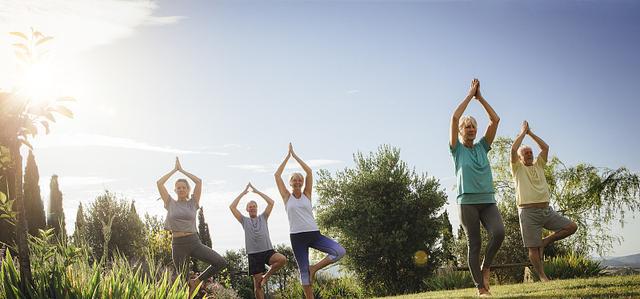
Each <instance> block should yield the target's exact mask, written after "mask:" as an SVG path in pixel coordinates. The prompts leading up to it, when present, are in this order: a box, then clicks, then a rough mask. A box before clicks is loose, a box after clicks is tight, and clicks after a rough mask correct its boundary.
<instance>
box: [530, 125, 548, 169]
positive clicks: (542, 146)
mask: <svg viewBox="0 0 640 299" xmlns="http://www.w3.org/2000/svg"><path fill="white" fill-rule="evenodd" d="M529 136H531V138H532V139H533V140H534V141H535V142H536V143H537V144H538V146H539V147H540V155H538V158H540V157H542V158H543V159H544V161H545V162H546V161H547V158H548V157H549V145H548V144H547V143H546V142H544V140H542V138H540V137H538V135H536V134H533V132H531V130H529Z"/></svg>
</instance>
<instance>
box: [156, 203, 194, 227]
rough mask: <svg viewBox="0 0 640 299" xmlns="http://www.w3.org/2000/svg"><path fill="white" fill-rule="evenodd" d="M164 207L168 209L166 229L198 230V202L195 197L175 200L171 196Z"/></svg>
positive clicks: (165, 222)
mask: <svg viewBox="0 0 640 299" xmlns="http://www.w3.org/2000/svg"><path fill="white" fill-rule="evenodd" d="M164 208H165V209H167V218H165V221H164V229H166V230H170V231H179V232H191V233H197V232H198V230H197V229H196V212H197V211H198V204H197V203H196V200H195V199H193V198H191V199H189V200H173V198H171V199H169V203H168V204H167V205H166V206H165V207H164Z"/></svg>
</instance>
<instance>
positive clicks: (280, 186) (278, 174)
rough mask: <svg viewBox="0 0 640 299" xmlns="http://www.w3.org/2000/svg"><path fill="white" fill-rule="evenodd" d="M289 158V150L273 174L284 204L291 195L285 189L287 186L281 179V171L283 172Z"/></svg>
mask: <svg viewBox="0 0 640 299" xmlns="http://www.w3.org/2000/svg"><path fill="white" fill-rule="evenodd" d="M289 158H291V151H289V152H288V153H287V156H286V157H285V158H284V161H282V164H280V167H278V169H277V170H276V173H275V174H274V176H275V177H276V185H277V186H278V191H280V196H282V199H283V200H284V203H285V204H286V203H287V200H289V196H290V195H291V193H289V190H287V186H286V185H285V184H284V181H283V180H282V173H283V172H284V168H285V166H287V162H289Z"/></svg>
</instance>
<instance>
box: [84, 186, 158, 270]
mask: <svg viewBox="0 0 640 299" xmlns="http://www.w3.org/2000/svg"><path fill="white" fill-rule="evenodd" d="M132 210H133V209H132V208H131V204H130V203H129V202H127V201H125V200H124V199H119V198H117V196H116V195H115V194H114V193H112V192H109V191H108V190H105V192H104V194H101V195H99V196H98V197H96V199H95V201H94V202H92V203H91V204H90V205H89V208H88V209H87V232H88V233H87V234H88V238H87V241H88V242H89V246H90V247H91V249H92V251H93V253H94V254H95V255H98V254H99V256H95V258H96V260H100V259H102V258H103V253H104V252H108V253H109V256H107V257H105V258H107V260H108V259H109V258H110V257H111V256H112V255H113V254H114V252H120V253H121V254H123V255H124V256H126V257H128V258H140V257H141V256H142V255H143V254H144V252H143V250H142V248H145V247H146V243H144V242H142V241H144V240H147V238H146V237H145V230H144V225H142V222H140V225H138V224H136V221H135V219H134V217H137V216H134V215H133V213H132ZM111 219H113V220H111ZM110 221H111V224H110V225H109V223H110ZM138 221H139V219H138ZM105 227H106V228H108V229H110V234H109V237H110V238H109V240H106V239H105V236H106V235H104V234H103V232H104V228H105ZM107 241H108V242H107ZM136 242H141V243H138V244H136ZM105 244H108V248H105V246H104V245H105Z"/></svg>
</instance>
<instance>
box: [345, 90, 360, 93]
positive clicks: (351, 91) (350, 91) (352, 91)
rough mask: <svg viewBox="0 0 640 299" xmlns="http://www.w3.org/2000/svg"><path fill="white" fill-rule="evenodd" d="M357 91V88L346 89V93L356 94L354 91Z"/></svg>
mask: <svg viewBox="0 0 640 299" xmlns="http://www.w3.org/2000/svg"><path fill="white" fill-rule="evenodd" d="M359 92H360V90H357V89H352V90H349V91H347V93H348V94H356V93H359Z"/></svg>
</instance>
